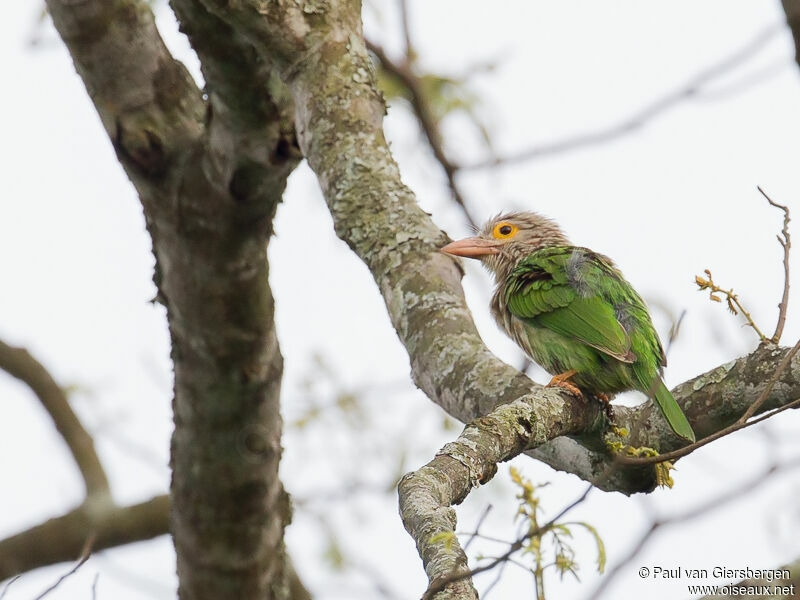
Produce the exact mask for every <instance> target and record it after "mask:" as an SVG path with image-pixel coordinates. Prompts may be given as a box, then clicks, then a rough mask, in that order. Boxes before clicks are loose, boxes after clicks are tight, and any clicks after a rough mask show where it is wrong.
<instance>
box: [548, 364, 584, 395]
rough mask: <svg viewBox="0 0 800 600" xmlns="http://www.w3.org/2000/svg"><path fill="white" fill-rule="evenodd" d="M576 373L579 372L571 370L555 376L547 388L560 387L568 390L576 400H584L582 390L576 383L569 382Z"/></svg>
mask: <svg viewBox="0 0 800 600" xmlns="http://www.w3.org/2000/svg"><path fill="white" fill-rule="evenodd" d="M576 373H577V371H576V370H575V369H570V370H569V371H565V372H563V373H559V374H558V375H556V376H554V377H553V378H552V379H551V380H550V383H548V384H547V385H546V386H545V387H560V388H561V389H564V390H567V391H568V392H569V393H570V394H572V395H573V396H575V397H576V398H578V399H583V392H581V389H580V388H579V387H578V386H577V385H575V384H574V383H570V382H569V381H568V380H569V378H570V377H572V376H573V375H575V374H576Z"/></svg>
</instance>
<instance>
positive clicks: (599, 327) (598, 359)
mask: <svg viewBox="0 0 800 600" xmlns="http://www.w3.org/2000/svg"><path fill="white" fill-rule="evenodd" d="M442 252H446V253H447V254H451V255H454V256H463V257H468V258H477V259H480V260H481V262H482V263H483V264H484V265H485V266H486V267H487V268H488V269H489V271H491V272H492V273H493V274H494V278H495V283H496V288H495V292H494V295H493V296H492V301H491V311H492V315H493V316H494V318H495V321H497V324H498V325H499V326H500V328H501V329H503V331H505V333H506V334H507V335H508V336H509V337H510V338H511V339H513V340H514V341H515V342H516V343H517V345H519V346H520V347H521V348H522V349H523V350H524V351H525V353H526V354H528V356H530V357H531V358H532V359H533V360H534V361H535V362H536V363H537V364H539V365H540V366H541V367H542V368H544V369H545V370H546V371H547V372H549V373H551V374H553V375H554V377H553V379H552V380H551V382H550V383H549V384H548V385H550V386H559V387H562V388H566V389H567V390H569V391H570V392H572V393H573V394H574V395H576V396H578V397H582V393H581V390H584V391H587V392H589V393H590V394H592V395H594V396H596V397H598V398H600V399H601V400H604V401H605V402H608V396H607V394H616V393H619V392H624V391H627V390H639V391H641V392H644V393H645V394H646V395H647V396H648V397H650V398H652V399H654V400H655V402H656V404H657V405H658V407H659V408H660V409H661V412H662V413H663V415H664V418H665V419H666V420H667V423H669V426H670V427H671V428H672V430H673V431H674V432H675V433H676V434H677V435H679V436H680V437H682V438H684V439H685V440H689V441H692V442H694V441H695V436H694V431H692V427H691V425H689V422H688V421H687V420H686V416H685V415H684V414H683V411H682V410H681V408H680V406H679V405H678V403H677V402H676V401H675V398H673V397H672V394H671V393H670V391H669V390H668V389H667V386H665V385H664V381H663V380H662V379H661V371H662V369H663V367H664V366H666V364H667V359H666V356H665V354H664V349H663V347H662V346H661V342H660V340H659V339H658V334H657V333H656V330H655V328H654V327H653V323H652V321H651V320H650V315H649V313H648V312H647V307H646V306H645V303H644V300H642V298H641V296H639V294H637V293H636V290H634V289H633V287H632V286H631V284H630V283H628V282H627V281H626V280H625V279H624V278H623V276H622V273H620V271H619V270H618V269H617V268H616V266H615V265H614V263H613V262H612V261H611V259H609V258H607V257H606V256H603V255H602V254H598V253H597V252H592V251H591V250H589V249H588V248H581V247H579V246H573V245H572V244H571V243H570V242H569V240H568V239H567V238H566V236H565V235H564V233H563V232H562V231H561V229H560V228H559V227H558V225H557V224H556V223H555V222H553V221H552V220H550V219H548V218H546V217H543V216H541V215H539V214H537V213H533V212H516V213H508V214H504V215H500V216H498V217H495V218H494V219H491V220H490V221H489V222H488V223H486V224H485V225H484V226H483V228H482V229H481V231H480V232H479V234H478V235H477V236H475V237H471V238H467V239H463V240H460V241H457V242H453V243H451V244H448V245H447V246H445V247H444V248H442ZM571 382H572V383H571ZM573 383H574V384H573ZM576 386H577V387H576Z"/></svg>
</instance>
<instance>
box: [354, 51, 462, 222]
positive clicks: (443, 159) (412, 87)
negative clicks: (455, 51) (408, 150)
mask: <svg viewBox="0 0 800 600" xmlns="http://www.w3.org/2000/svg"><path fill="white" fill-rule="evenodd" d="M366 44H367V48H368V49H369V51H370V52H372V54H374V55H375V57H376V58H377V59H378V60H379V61H380V62H381V65H382V66H383V68H384V69H386V71H387V72H388V73H391V74H392V75H394V76H395V77H396V78H397V79H399V80H400V82H401V83H402V84H403V86H405V88H406V90H408V95H409V101H410V103H411V108H412V109H413V111H414V114H415V115H416V116H417V121H419V125H420V128H421V129H422V132H423V133H424V134H425V138H426V139H427V140H428V145H429V146H430V148H431V151H432V152H433V155H434V157H435V158H436V160H437V161H438V162H439V164H440V165H441V167H442V170H444V174H445V176H446V177H447V184H448V185H449V187H450V191H451V192H452V194H453V200H455V202H456V204H458V206H459V207H460V208H461V211H462V212H463V213H464V217H465V218H466V219H467V222H468V223H469V224H470V225H471V226H472V227H475V228H477V222H476V220H475V219H474V218H473V216H472V214H471V213H470V211H469V209H468V208H467V205H466V202H465V200H464V195H463V194H462V192H461V189H460V188H459V185H458V183H457V181H456V171H458V168H457V167H456V166H455V165H454V164H453V163H452V162H451V161H450V159H449V158H447V155H446V154H445V151H444V144H443V142H442V134H441V132H440V131H439V124H438V123H437V122H436V118H435V117H434V116H433V113H432V112H431V109H430V106H429V103H428V100H427V98H425V93H424V91H423V89H422V85H421V84H420V80H419V77H417V75H416V74H415V73H414V71H413V70H412V68H411V66H410V64H409V61H408V58H406V60H405V62H403V63H399V62H395V61H393V60H392V59H391V58H389V56H388V55H387V54H386V52H385V51H384V49H383V48H382V47H381V46H380V45H379V44H376V43H374V42H372V41H370V40H366Z"/></svg>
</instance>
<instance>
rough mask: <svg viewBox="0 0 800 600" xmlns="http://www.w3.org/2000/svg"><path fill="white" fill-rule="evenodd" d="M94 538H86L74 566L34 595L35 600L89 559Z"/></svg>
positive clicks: (51, 589)
mask: <svg viewBox="0 0 800 600" xmlns="http://www.w3.org/2000/svg"><path fill="white" fill-rule="evenodd" d="M94 539H95V536H94V535H91V536H89V537H88V538H87V539H86V543H84V545H83V550H82V551H81V555H80V558H79V559H78V562H77V563H75V566H74V567H72V568H71V569H70V570H69V571H67V572H66V573H64V574H63V575H62V576H61V577H59V578H58V579H57V580H56V582H55V583H54V584H53V585H51V586H50V587H49V588H47V589H46V590H45V591H43V592H42V593H41V594H39V595H38V596H36V598H35V600H42V598H44V597H45V596H47V594H49V593H50V592H52V591H53V590H54V589H56V588H57V587H58V586H59V585H61V583H62V582H63V581H64V580H65V579H67V577H70V576H71V575H73V574H74V573H75V572H76V571H77V570H78V569H80V568H81V567H82V566H83V564H84V563H85V562H86V561H87V560H89V557H90V556H91V555H92V545H93V544H94Z"/></svg>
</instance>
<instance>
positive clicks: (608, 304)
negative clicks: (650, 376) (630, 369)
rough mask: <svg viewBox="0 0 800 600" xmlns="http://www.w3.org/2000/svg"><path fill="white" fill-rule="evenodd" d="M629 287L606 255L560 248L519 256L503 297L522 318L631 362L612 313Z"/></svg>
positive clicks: (633, 357)
mask: <svg viewBox="0 0 800 600" xmlns="http://www.w3.org/2000/svg"><path fill="white" fill-rule="evenodd" d="M625 288H627V289H625ZM628 289H630V285H629V284H627V282H625V281H624V280H623V279H622V278H621V276H620V275H619V273H618V271H617V270H616V269H615V268H614V267H613V266H612V264H611V262H610V261H609V260H608V259H605V258H604V257H602V256H600V255H599V254H595V253H594V252H592V251H591V250H587V249H586V248H574V247H571V246H563V247H553V248H544V249H542V250H538V251H536V252H533V253H532V254H530V255H529V256H528V257H527V258H525V259H524V260H522V261H521V262H520V264H519V265H518V266H517V267H516V268H515V269H514V270H513V271H512V273H511V274H510V275H509V278H508V280H507V282H506V289H505V300H506V305H507V306H508V309H509V311H511V313H512V314H513V315H515V316H517V317H519V318H520V319H523V320H525V321H530V322H532V323H534V324H536V325H538V326H541V327H546V328H547V329H550V330H552V331H555V332H556V333H559V334H561V335H564V336H566V337H571V338H574V339H578V340H580V341H582V342H584V343H585V344H588V345H589V346H592V347H593V348H596V349H597V350H600V351H601V352H603V353H605V354H608V355H609V356H613V357H614V358H616V359H618V360H621V361H623V362H627V363H630V362H633V361H634V360H636V355H635V354H634V353H633V352H631V340H630V338H629V337H628V334H627V333H626V332H625V329H624V328H623V327H622V325H621V324H620V322H619V320H618V319H617V316H616V313H615V311H614V304H615V301H616V299H617V298H618V297H620V296H625V295H626V293H625V292H627V291H628ZM630 291H631V292H632V290H630ZM634 294H635V292H634Z"/></svg>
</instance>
